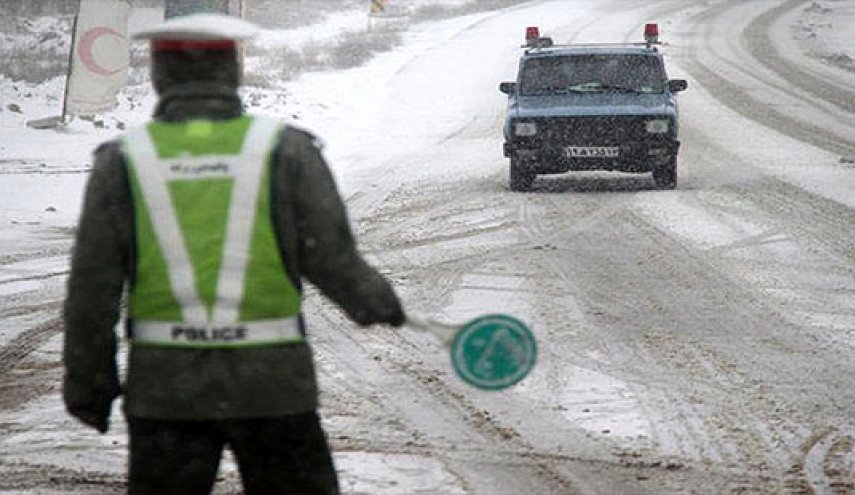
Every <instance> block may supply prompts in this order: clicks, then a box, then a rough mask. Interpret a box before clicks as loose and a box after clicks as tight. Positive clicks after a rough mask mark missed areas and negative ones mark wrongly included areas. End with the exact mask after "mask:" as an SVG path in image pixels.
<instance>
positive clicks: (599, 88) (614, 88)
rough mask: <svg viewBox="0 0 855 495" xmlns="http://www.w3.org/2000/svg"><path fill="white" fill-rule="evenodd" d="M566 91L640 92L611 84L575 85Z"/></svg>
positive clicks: (590, 83)
mask: <svg viewBox="0 0 855 495" xmlns="http://www.w3.org/2000/svg"><path fill="white" fill-rule="evenodd" d="M567 90H568V91H574V92H579V93H585V92H599V91H614V92H617V93H641V92H642V91H641V90H639V89H635V88H629V87H626V86H617V85H613V84H603V83H600V82H588V83H584V84H577V85H575V86H570V87H569V88H567Z"/></svg>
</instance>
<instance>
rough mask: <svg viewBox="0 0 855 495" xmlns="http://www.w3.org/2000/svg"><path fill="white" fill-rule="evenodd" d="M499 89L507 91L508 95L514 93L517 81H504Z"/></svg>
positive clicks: (503, 91)
mask: <svg viewBox="0 0 855 495" xmlns="http://www.w3.org/2000/svg"><path fill="white" fill-rule="evenodd" d="M499 91H501V92H502V93H505V94H506V95H509V94H513V93H515V92H516V91H517V83H515V82H502V83H499Z"/></svg>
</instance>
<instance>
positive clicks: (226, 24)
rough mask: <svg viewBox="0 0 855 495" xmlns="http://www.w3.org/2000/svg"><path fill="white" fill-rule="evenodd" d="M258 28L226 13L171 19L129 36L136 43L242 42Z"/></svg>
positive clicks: (254, 33) (253, 34)
mask: <svg viewBox="0 0 855 495" xmlns="http://www.w3.org/2000/svg"><path fill="white" fill-rule="evenodd" d="M258 30H259V29H258V26H256V25H255V24H253V23H251V22H247V21H245V20H243V19H240V18H238V17H232V16H228V15H225V14H191V15H186V16H181V17H173V18H172V19H169V20H167V21H165V22H164V23H162V24H160V25H158V26H154V27H152V28H148V29H143V30H141V31H137V32H135V33H133V34H132V36H133V38H134V39H138V40H152V41H156V40H235V41H237V40H245V39H249V38H252V37H253V36H255V35H256V34H257V33H258Z"/></svg>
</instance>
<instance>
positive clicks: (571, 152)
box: [564, 146, 620, 158]
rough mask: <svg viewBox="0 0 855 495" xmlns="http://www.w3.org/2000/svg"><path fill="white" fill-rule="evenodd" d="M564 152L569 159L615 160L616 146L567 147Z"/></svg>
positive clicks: (617, 150) (618, 150) (618, 151)
mask: <svg viewBox="0 0 855 495" xmlns="http://www.w3.org/2000/svg"><path fill="white" fill-rule="evenodd" d="M564 152H565V153H566V154H567V156H568V157H569V158H616V157H617V156H618V154H619V153H620V148H618V147H617V146H568V147H567V148H566V149H565V150H564Z"/></svg>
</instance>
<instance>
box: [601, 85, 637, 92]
mask: <svg viewBox="0 0 855 495" xmlns="http://www.w3.org/2000/svg"><path fill="white" fill-rule="evenodd" d="M602 88H603V91H615V92H617V93H641V90H639V89H636V88H629V87H626V86H615V85H612V84H604V85H603V86H602Z"/></svg>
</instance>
